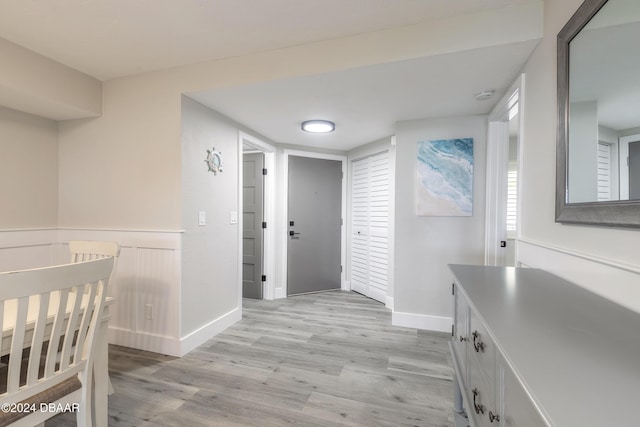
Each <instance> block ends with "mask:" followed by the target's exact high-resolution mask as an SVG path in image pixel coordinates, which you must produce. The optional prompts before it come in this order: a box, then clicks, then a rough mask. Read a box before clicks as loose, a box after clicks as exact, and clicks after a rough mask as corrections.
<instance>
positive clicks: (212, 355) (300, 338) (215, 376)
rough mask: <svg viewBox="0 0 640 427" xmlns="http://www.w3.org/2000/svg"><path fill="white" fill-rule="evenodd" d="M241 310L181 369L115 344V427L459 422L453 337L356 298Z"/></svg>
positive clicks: (314, 298)
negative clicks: (395, 322)
mask: <svg viewBox="0 0 640 427" xmlns="http://www.w3.org/2000/svg"><path fill="white" fill-rule="evenodd" d="M243 304H244V316H243V319H242V321H240V322H238V323H236V324H235V325H233V326H232V327H230V328H229V329H227V330H226V331H225V332H223V333H221V334H219V335H218V336H216V337H215V338H213V339H211V340H209V341H208V342H207V343H206V344H204V345H203V346H201V347H199V348H198V349H196V350H194V351H192V352H191V353H189V354H188V355H186V356H185V357H183V358H181V359H176V358H171V357H167V356H161V355H156V354H153V353H147V352H141V351H138V350H131V349H127V348H123V347H115V346H112V347H111V349H110V368H111V375H112V380H113V385H114V387H115V389H116V394H115V395H113V396H111V398H110V404H109V415H110V419H109V425H110V426H134V425H136V426H180V427H184V426H218V425H221V426H222V425H237V426H250V425H255V426H281V425H303V426H322V427H327V426H448V425H452V424H453V422H452V418H451V414H452V411H451V407H452V401H451V399H452V390H453V387H452V375H453V371H452V369H451V363H450V354H449V352H448V348H447V342H448V340H449V339H450V337H449V335H447V334H441V333H429V332H426V331H419V330H416V329H410V328H400V327H394V326H391V313H390V311H389V310H387V309H385V308H384V306H383V305H382V304H379V303H377V302H375V301H373V300H370V299H368V298H365V297H363V296H361V295H359V294H356V293H350V292H340V291H338V292H327V293H321V294H310V295H304V296H297V297H292V298H287V299H281V300H276V301H260V300H247V299H245V300H244V301H243ZM63 417H65V416H63ZM63 417H58V418H57V419H54V420H52V422H50V423H47V426H63V425H67V423H66V419H62V418H63ZM69 425H72V423H70V424H69Z"/></svg>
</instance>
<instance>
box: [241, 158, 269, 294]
mask: <svg viewBox="0 0 640 427" xmlns="http://www.w3.org/2000/svg"><path fill="white" fill-rule="evenodd" d="M263 167H264V154H263V153H255V154H253V153H252V154H244V155H243V158H242V228H243V229H242V296H243V297H245V298H257V299H262V212H263V196H262V195H263V190H262V189H263V177H264V175H263V174H262V168H263Z"/></svg>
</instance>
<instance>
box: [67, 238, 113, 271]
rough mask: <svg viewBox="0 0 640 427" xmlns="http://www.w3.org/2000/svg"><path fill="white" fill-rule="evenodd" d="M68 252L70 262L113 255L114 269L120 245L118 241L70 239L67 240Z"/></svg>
mask: <svg viewBox="0 0 640 427" xmlns="http://www.w3.org/2000/svg"><path fill="white" fill-rule="evenodd" d="M69 252H70V253H71V262H82V261H89V260H92V259H100V258H106V257H113V258H114V263H113V270H114V271H115V269H116V264H117V262H118V256H120V245H119V244H118V242H107V241H99V240H71V241H69Z"/></svg>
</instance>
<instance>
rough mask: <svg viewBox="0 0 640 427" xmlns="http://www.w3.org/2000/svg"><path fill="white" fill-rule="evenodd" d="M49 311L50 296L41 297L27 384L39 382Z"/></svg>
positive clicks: (32, 341)
mask: <svg viewBox="0 0 640 427" xmlns="http://www.w3.org/2000/svg"><path fill="white" fill-rule="evenodd" d="M48 311H49V294H48V293H45V294H40V295H39V306H38V317H37V318H36V320H35V325H34V330H33V338H32V339H31V346H30V349H31V350H30V352H29V365H28V367H27V378H26V383H27V384H34V383H35V382H36V381H37V380H38V373H39V372H40V362H41V357H40V355H41V354H42V348H43V344H44V333H45V330H46V326H47V315H48Z"/></svg>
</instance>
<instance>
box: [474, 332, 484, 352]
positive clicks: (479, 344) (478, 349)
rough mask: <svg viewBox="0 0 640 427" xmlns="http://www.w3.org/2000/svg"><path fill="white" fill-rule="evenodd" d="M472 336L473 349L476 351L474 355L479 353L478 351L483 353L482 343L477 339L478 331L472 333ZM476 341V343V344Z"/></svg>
mask: <svg viewBox="0 0 640 427" xmlns="http://www.w3.org/2000/svg"><path fill="white" fill-rule="evenodd" d="M472 335H473V348H475V349H476V353H480V350H482V352H484V343H483V342H482V341H480V339H479V338H478V337H479V336H480V334H479V333H478V331H473V334H472ZM476 340H477V341H478V342H476Z"/></svg>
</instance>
